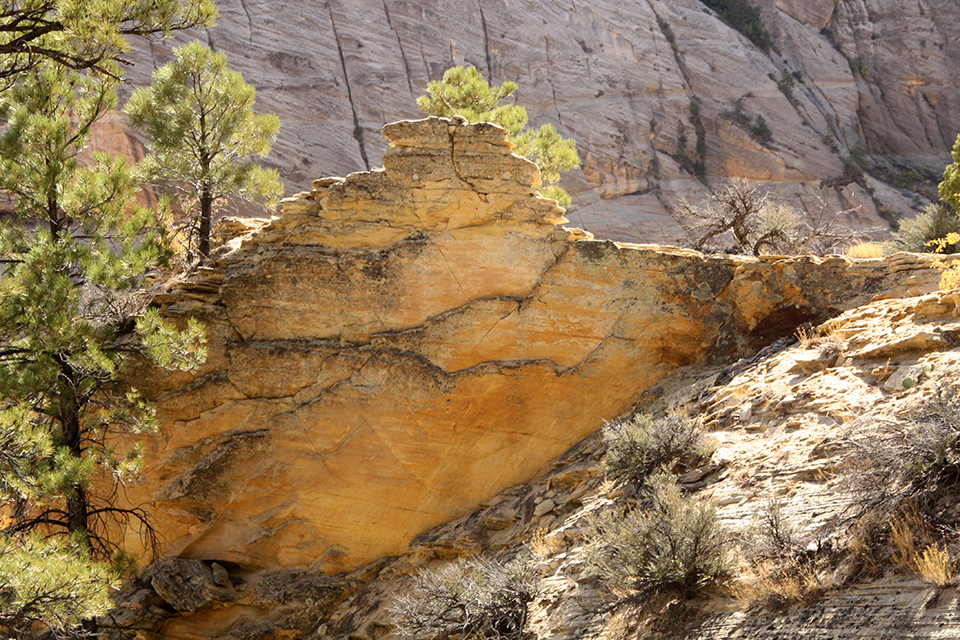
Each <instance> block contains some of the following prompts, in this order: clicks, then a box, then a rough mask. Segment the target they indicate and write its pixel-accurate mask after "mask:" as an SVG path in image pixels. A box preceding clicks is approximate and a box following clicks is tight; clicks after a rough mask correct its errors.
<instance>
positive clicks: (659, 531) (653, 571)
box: [586, 473, 734, 596]
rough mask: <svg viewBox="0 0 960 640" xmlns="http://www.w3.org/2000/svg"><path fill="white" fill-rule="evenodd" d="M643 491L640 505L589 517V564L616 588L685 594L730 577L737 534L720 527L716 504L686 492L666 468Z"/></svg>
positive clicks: (619, 589) (587, 554) (587, 557)
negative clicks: (729, 532)
mask: <svg viewBox="0 0 960 640" xmlns="http://www.w3.org/2000/svg"><path fill="white" fill-rule="evenodd" d="M644 492H645V494H646V495H645V498H646V499H645V500H644V504H643V505H641V507H639V508H637V509H633V510H631V511H625V510H616V509H611V510H609V511H607V512H605V513H603V514H602V515H601V516H600V517H599V518H597V519H596V520H594V521H593V522H591V523H590V525H589V526H588V528H587V545H586V562H587V566H588V570H589V571H590V572H591V573H593V574H594V575H597V576H598V577H600V578H601V579H602V580H603V581H604V582H606V583H607V584H609V585H610V586H611V587H612V588H614V589H615V590H618V591H630V590H638V591H640V592H659V591H676V592H677V593H679V594H680V595H683V596H692V595H694V594H696V593H697V592H698V591H700V590H701V589H703V588H704V587H707V586H709V585H712V584H718V583H721V582H724V581H725V580H727V579H728V578H729V577H730V575H731V574H732V571H733V560H732V554H731V551H732V549H733V546H734V540H733V538H732V536H730V535H728V534H727V533H725V532H724V531H723V530H722V529H721V527H720V522H719V519H718V517H717V509H716V506H715V504H714V503H713V502H712V501H711V500H710V499H707V498H702V497H697V496H689V497H685V496H684V495H683V494H682V492H681V490H680V488H679V487H678V486H677V484H676V480H675V478H674V477H673V476H671V475H670V474H667V473H659V474H656V475H655V476H653V477H651V478H650V480H649V481H648V483H647V486H646V487H645V490H644Z"/></svg>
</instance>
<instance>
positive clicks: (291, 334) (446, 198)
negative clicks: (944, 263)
mask: <svg viewBox="0 0 960 640" xmlns="http://www.w3.org/2000/svg"><path fill="white" fill-rule="evenodd" d="M384 132H385V134H386V136H387V137H388V138H389V139H390V140H391V141H392V142H393V143H394V144H395V147H394V148H393V149H391V151H389V152H388V153H387V154H386V155H385V158H384V161H385V165H386V168H385V170H384V171H375V172H367V173H356V174H352V175H350V176H348V177H347V178H346V179H341V178H330V179H322V180H318V181H316V182H315V183H314V188H313V190H311V191H309V192H305V193H302V194H299V195H298V196H296V197H294V198H292V199H290V200H288V201H286V202H285V205H284V215H283V216H282V217H280V218H277V219H274V220H271V221H264V222H263V223H257V224H250V225H239V224H235V225H234V228H237V229H241V228H242V229H244V230H245V231H246V235H243V236H241V237H238V238H235V239H234V240H232V241H230V242H228V244H227V246H226V248H225V249H224V253H223V255H221V257H220V258H219V259H218V260H217V261H216V262H215V263H214V264H212V265H211V266H209V267H207V268H204V269H202V270H201V271H200V272H199V273H198V274H196V275H195V276H193V277H191V278H190V279H188V280H187V281H184V282H180V283H177V284H175V285H174V286H172V287H171V288H170V290H169V291H168V292H167V293H165V294H163V295H159V296H158V297H157V298H156V302H157V303H158V304H160V305H161V306H162V308H163V312H164V313H165V314H166V315H167V317H170V318H185V317H187V316H190V317H197V318H199V319H201V320H202V321H203V322H205V323H206V325H207V328H208V336H209V345H210V356H209V358H208V360H207V362H206V364H205V365H204V366H203V367H202V368H201V370H200V371H198V372H196V373H193V374H163V375H160V374H158V373H157V372H155V371H143V372H134V373H133V375H134V376H135V377H136V378H137V379H138V381H140V380H142V384H141V387H142V390H143V391H144V392H146V393H147V394H148V395H149V396H150V397H152V398H154V399H155V400H156V401H157V403H158V417H159V419H160V421H161V424H162V428H161V432H160V433H159V434H158V435H157V436H156V437H154V438H152V439H151V440H150V441H149V442H148V443H147V454H146V456H147V469H146V477H145V479H144V482H142V483H141V484H139V485H137V486H131V487H128V489H127V494H126V499H128V500H130V501H131V503H132V504H137V505H141V504H149V505H151V508H152V511H153V514H154V518H155V520H154V524H155V526H156V527H157V530H158V532H159V534H160V536H161V540H162V541H163V543H164V545H165V546H164V549H163V553H164V554H165V555H175V556H181V557H183V558H189V559H194V560H203V561H205V562H213V561H216V562H217V563H219V564H220V565H221V567H223V568H225V570H226V571H227V573H228V578H229V579H230V580H231V581H232V582H238V583H239V582H244V583H249V584H254V585H255V584H256V583H257V581H258V580H260V579H262V577H261V576H262V575H263V572H264V571H267V570H277V569H280V568H284V567H288V568H290V569H289V571H294V572H296V571H307V572H308V573H309V575H320V574H329V573H334V572H341V571H348V570H352V569H355V568H357V567H360V566H361V565H364V564H366V563H368V562H371V561H373V560H375V559H377V558H381V557H383V556H388V555H393V554H397V553H399V552H401V551H402V550H403V549H404V548H405V547H406V546H407V545H408V543H409V542H410V540H411V539H413V538H414V537H415V536H416V535H417V534H419V533H421V532H423V531H425V530H427V529H429V528H430V527H433V526H436V525H438V524H440V523H442V522H445V521H447V520H450V519H451V518H454V517H456V516H458V515H461V514H463V513H465V512H467V511H469V510H471V509H472V508H474V507H475V506H476V505H477V504H478V503H479V502H480V501H481V500H484V499H486V498H487V497H489V496H491V495H494V494H495V493H496V492H497V491H500V490H502V489H503V488H505V487H507V486H510V485H512V484H514V483H516V482H520V481H525V480H528V479H529V478H531V477H533V476H535V475H536V474H537V473H538V471H540V470H541V469H542V467H543V465H545V464H547V463H548V462H549V461H550V460H551V459H553V458H554V457H556V456H557V455H559V454H560V453H561V452H563V451H564V450H566V449H567V448H568V447H570V446H571V444H573V443H575V442H577V441H578V440H580V439H581V438H583V437H584V436H586V435H588V434H590V433H591V432H593V431H595V430H596V429H597V428H598V427H600V426H601V425H602V423H603V421H604V420H605V419H610V418H614V417H616V416H618V415H620V414H622V413H623V412H625V411H627V410H628V409H629V408H630V407H631V406H632V405H633V403H634V401H635V400H636V398H637V396H638V395H639V394H640V393H641V392H642V391H643V390H644V389H647V388H649V387H650V386H652V385H654V384H655V383H657V382H658V381H660V380H661V379H663V378H664V377H665V376H666V375H668V374H669V373H670V372H671V371H673V370H675V369H676V368H677V367H681V366H689V365H706V364H710V363H716V362H725V361H729V360H730V359H731V358H736V357H738V356H742V355H748V354H752V353H754V352H755V351H756V350H757V349H758V348H760V347H762V346H764V345H766V344H769V343H770V342H771V341H772V340H774V339H775V338H777V337H780V336H784V335H790V334H791V333H792V332H793V330H794V328H795V327H796V326H797V325H798V324H800V323H802V322H804V321H814V322H819V321H822V320H824V319H826V318H828V317H831V316H834V315H836V314H837V313H840V312H841V311H842V310H844V309H849V308H852V307H855V306H858V305H861V304H864V303H866V302H869V301H870V300H872V299H878V298H884V297H889V296H901V295H910V294H916V293H923V292H927V291H930V290H932V289H934V288H935V287H936V282H937V280H938V277H939V275H938V273H937V272H936V271H933V270H931V269H930V268H929V262H928V261H927V260H926V259H925V258H923V257H920V256H913V255H907V254H901V255H898V256H894V257H893V258H892V259H889V260H872V261H871V260H867V261H855V262H851V261H849V260H844V259H840V258H832V259H817V258H782V257H769V258H763V259H750V258H743V257H735V256H711V257H704V256H703V255H701V254H699V253H697V252H694V251H689V250H680V249H670V248H659V247H644V246H637V245H621V244H616V243H613V242H599V241H594V240H592V239H590V238H589V236H588V234H585V233H584V232H582V231H579V230H568V229H565V228H562V227H557V226H555V225H556V224H557V223H558V222H562V221H563V218H562V213H563V211H562V209H559V208H557V207H556V206H555V204H554V203H553V201H551V200H545V199H542V198H539V197H538V196H536V195H535V189H534V187H533V186H532V185H533V183H534V181H535V179H536V168H535V166H534V165H532V164H531V163H529V162H527V161H526V160H524V159H521V158H517V157H516V156H512V155H510V153H509V145H508V143H506V141H505V132H504V131H503V130H501V129H499V128H496V127H493V126H490V125H466V124H461V123H457V122H451V121H448V120H443V119H429V120H424V121H417V122H399V123H395V124H392V125H389V126H387V127H385V130H384ZM547 497H548V498H549V499H550V500H553V502H554V506H552V507H550V506H548V502H547V501H546V500H542V501H540V502H539V504H540V506H539V507H533V506H532V507H531V514H533V513H536V512H538V511H540V512H541V513H542V515H541V516H540V518H541V519H542V518H551V517H552V518H557V517H559V515H561V514H562V513H563V509H562V507H560V506H559V505H561V502H560V501H558V500H555V499H554V498H553V496H547ZM211 579H214V578H213V577H212V578H211ZM221 581H222V580H221ZM214 582H215V583H216V584H219V583H217V582H216V580H214ZM338 593H340V594H341V596H342V595H343V593H346V591H341V592H338ZM341 596H337V597H341ZM331 597H332V598H333V596H331ZM335 599H336V598H334V600H335ZM241 604H242V603H241ZM238 606H240V605H238ZM228 611H234V609H229V610H228ZM236 615H237V614H233V613H231V614H229V615H228V614H226V613H218V612H217V610H215V609H211V608H209V607H206V608H203V609H201V610H200V611H199V612H198V613H197V614H195V615H193V616H187V617H184V618H180V619H178V620H177V621H175V622H171V623H170V625H168V627H167V628H165V631H164V633H165V634H166V635H167V637H183V638H195V637H210V635H211V634H214V635H218V634H219V633H220V631H222V630H223V629H224V628H225V625H226V624H227V623H228V622H230V621H231V620H234V619H235V618H236ZM225 616H226V617H225ZM298 624H299V623H298ZM295 626H296V625H295Z"/></svg>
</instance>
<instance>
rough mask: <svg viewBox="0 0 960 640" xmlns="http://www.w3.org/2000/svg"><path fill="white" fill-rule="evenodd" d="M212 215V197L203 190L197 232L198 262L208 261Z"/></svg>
mask: <svg viewBox="0 0 960 640" xmlns="http://www.w3.org/2000/svg"><path fill="white" fill-rule="evenodd" d="M212 213H213V195H212V194H211V193H210V192H209V191H207V190H204V191H202V192H201V193H200V228H199V229H198V231H197V235H198V239H197V252H198V253H199V254H200V261H201V262H206V261H207V260H209V259H210V218H211V216H212Z"/></svg>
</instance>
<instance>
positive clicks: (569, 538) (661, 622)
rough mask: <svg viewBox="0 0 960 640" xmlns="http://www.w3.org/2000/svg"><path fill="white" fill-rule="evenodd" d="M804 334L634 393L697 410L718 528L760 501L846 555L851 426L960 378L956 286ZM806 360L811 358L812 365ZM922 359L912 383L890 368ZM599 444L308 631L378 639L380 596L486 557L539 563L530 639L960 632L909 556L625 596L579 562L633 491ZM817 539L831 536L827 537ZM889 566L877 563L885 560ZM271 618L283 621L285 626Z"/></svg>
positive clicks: (582, 449) (414, 557) (692, 480)
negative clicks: (749, 584)
mask: <svg viewBox="0 0 960 640" xmlns="http://www.w3.org/2000/svg"><path fill="white" fill-rule="evenodd" d="M821 333H822V334H823V338H820V339H818V340H815V341H810V342H808V343H807V344H803V343H798V342H797V341H795V340H794V341H793V344H792V345H790V344H789V342H790V341H789V340H785V341H779V342H778V343H777V344H775V345H773V346H772V347H771V348H767V349H765V350H764V351H763V352H761V353H760V354H758V355H757V356H753V357H750V358H745V359H743V360H741V361H738V362H737V363H734V364H732V365H720V366H713V367H687V368H684V369H681V370H679V371H677V372H676V373H675V374H673V375H671V376H669V377H667V378H665V379H664V380H662V381H661V382H660V383H659V384H657V385H655V386H654V387H652V388H651V389H649V390H648V391H647V393H645V394H644V396H643V398H641V401H640V408H641V409H643V410H647V411H662V410H664V409H668V408H683V409H685V410H687V411H690V412H691V413H692V414H694V415H702V416H703V419H704V420H705V422H706V424H707V425H708V428H709V430H710V434H711V437H713V438H714V439H715V440H716V442H717V444H718V449H717V451H716V453H714V455H713V457H712V458H711V460H709V461H708V462H707V463H705V464H704V465H703V467H702V468H701V469H698V470H694V471H692V472H690V473H688V474H686V476H682V477H681V478H680V480H681V482H684V481H685V482H684V486H686V487H687V489H689V490H694V491H697V490H699V491H702V492H704V493H707V494H711V495H712V497H713V498H714V499H715V500H716V501H717V502H718V503H719V504H720V505H722V506H721V508H720V512H721V514H722V516H723V518H724V526H725V527H726V528H727V530H728V531H730V532H740V533H741V534H742V535H750V530H751V527H754V526H755V522H756V521H755V516H756V514H758V513H760V512H762V511H763V510H764V509H765V508H766V506H767V505H768V504H769V503H770V501H771V500H776V501H778V502H779V503H780V504H781V505H782V509H783V513H784V517H785V518H787V519H788V521H789V522H791V523H793V524H794V525H796V526H798V527H801V528H802V531H803V532H804V534H805V535H809V536H814V537H819V538H820V539H821V540H822V541H825V544H827V545H830V544H833V545H834V546H833V549H834V551H835V552H838V553H840V555H841V556H842V555H843V553H844V548H845V545H847V544H848V543H849V540H848V539H847V538H846V534H847V532H848V527H849V526H850V518H851V511H850V510H849V509H848V507H849V506H850V504H851V503H850V501H851V499H852V497H851V496H849V495H847V494H846V493H845V492H844V491H843V490H842V487H843V484H842V482H843V479H842V472H843V470H844V467H845V464H846V462H845V454H846V453H847V452H848V451H849V438H850V436H851V434H854V435H856V433H857V432H858V430H863V431H865V432H869V430H870V429H871V428H872V426H873V425H874V424H876V422H878V421H881V420H890V419H891V418H892V417H893V416H910V415H911V414H916V412H917V411H919V410H920V408H921V407H922V406H923V403H924V401H925V400H926V399H927V398H929V397H930V395H931V394H932V393H933V391H934V390H935V389H936V388H938V387H939V386H942V385H947V386H948V387H949V386H950V385H953V388H956V385H958V384H960V295H958V293H957V292H952V293H938V294H932V295H927V296H922V297H918V298H911V299H904V300H884V301H878V302H875V303H872V304H869V305H866V306H864V307H861V308H858V309H855V310H852V311H850V312H848V313H846V314H843V315H841V316H840V317H838V318H836V319H834V320H831V321H829V322H828V323H827V324H826V325H824V326H823V327H822V328H821ZM812 363H816V364H815V365H814V364H812ZM908 370H913V371H918V372H919V373H918V374H917V379H916V384H914V385H904V384H902V379H903V378H902V377H901V378H900V382H897V383H896V384H890V383H891V381H896V380H897V376H898V372H903V371H908ZM602 456H603V445H602V443H601V442H600V438H599V437H597V435H596V434H595V435H594V436H591V437H589V438H587V439H585V440H584V441H583V442H581V443H579V444H578V445H577V446H576V447H573V448H571V449H570V450H569V451H567V452H566V453H565V454H564V455H563V456H562V457H560V458H559V459H558V460H557V461H556V462H555V463H554V465H552V468H551V469H550V470H549V471H548V472H547V473H546V474H545V475H544V477H543V478H541V479H539V480H538V481H536V482H533V483H530V484H525V485H518V486H515V487H511V488H510V489H508V490H506V491H504V492H502V493H500V494H498V495H497V496H496V497H494V498H491V499H489V500H487V501H485V503H484V505H483V507H482V508H481V509H478V510H477V511H476V512H474V513H471V514H469V515H467V516H464V517H463V518H460V519H458V520H456V521H453V522H450V523H448V524H446V525H444V526H442V527H438V528H437V529H435V530H433V531H430V532H428V533H426V534H424V535H423V536H420V537H419V538H417V540H416V541H414V543H413V544H412V545H411V546H410V548H409V549H408V550H407V552H406V553H405V554H403V555H402V556H401V557H399V558H397V559H395V560H391V561H390V562H388V563H387V565H386V566H385V567H382V568H379V569H378V570H379V577H378V578H377V579H375V580H373V581H370V582H369V583H367V584H366V585H364V586H363V587H362V588H361V589H360V590H358V591H357V592H355V593H354V594H353V595H352V596H351V597H350V598H348V599H346V600H345V601H344V603H343V604H342V605H341V606H340V607H339V608H338V609H337V610H336V611H335V612H334V613H333V614H332V615H331V616H330V617H329V618H327V619H326V620H325V622H324V623H323V624H322V625H321V626H318V627H317V628H316V630H315V631H314V632H313V633H312V634H310V635H307V636H306V637H307V638H310V639H311V640H319V639H320V638H330V639H338V640H340V639H343V640H345V639H347V638H358V637H363V638H373V637H378V638H390V637H395V636H392V635H391V634H390V630H391V629H392V626H391V624H392V617H391V614H390V613H389V611H388V608H389V605H390V604H391V603H392V602H393V601H394V599H395V598H396V597H397V595H398V594H402V593H403V592H404V591H405V589H407V588H408V585H409V584H410V579H411V576H412V575H413V574H415V573H416V572H417V571H418V570H420V569H422V568H423V567H436V566H438V564H439V563H442V562H445V561H449V560H450V559H451V558H457V557H469V556H472V555H475V554H481V553H482V554H485V555H487V556H488V557H495V556H497V555H501V556H503V555H505V556H507V557H511V556H513V555H514V554H517V553H528V554H532V555H533V561H536V562H538V564H539V567H540V568H541V570H542V572H543V581H542V583H541V592H540V594H539V595H538V597H537V599H536V600H535V601H534V603H533V604H532V606H531V611H530V620H531V622H530V630H531V631H532V632H534V634H535V637H537V638H551V639H554V640H565V639H573V638H583V637H602V638H632V637H651V638H663V639H668V638H669V639H672V640H677V639H684V640H714V639H716V638H753V639H757V640H779V639H791V640H796V639H801V640H802V639H807V638H821V639H826V640H840V639H841V638H863V637H897V638H953V637H956V636H957V635H958V634H960V626H958V624H957V619H956V606H957V601H958V598H960V593H958V591H957V590H956V588H955V587H949V586H948V587H946V588H938V587H935V586H933V585H931V584H930V583H929V582H925V581H923V580H922V579H921V578H920V577H919V576H918V575H915V574H914V573H913V572H911V571H909V570H905V569H900V570H893V569H890V568H888V567H880V568H879V571H880V575H874V576H872V577H871V576H869V573H867V576H866V577H862V578H860V579H859V580H856V579H854V580H852V582H853V584H849V583H844V580H845V579H850V578H849V575H848V574H845V571H846V572H849V571H850V568H849V567H847V568H844V567H843V566H842V564H841V566H838V567H835V570H834V571H832V572H826V573H823V574H819V575H818V576H817V579H819V580H822V581H823V584H822V588H823V589H824V593H823V594H822V595H821V596H819V597H816V598H812V599H811V600H810V601H808V602H804V603H802V604H796V605H792V606H791V605H786V606H783V607H780V608H773V609H771V608H764V607H757V606H751V603H750V602H749V601H746V600H743V601H738V600H737V599H736V598H735V597H734V594H736V593H737V590H736V589H734V590H732V591H727V592H718V593H717V592H712V593H711V594H709V595H708V596H706V597H702V598H699V599H697V600H695V601H692V602H685V601H681V600H676V599H674V598H672V597H670V596H668V597H665V598H662V599H658V598H645V599H640V600H634V601H632V602H631V601H627V602H626V603H625V604H623V605H622V606H620V607H616V608H610V604H611V603H612V602H613V601H614V599H615V597H616V596H613V595H612V594H610V593H608V592H605V591H604V590H603V589H602V588H598V584H597V581H596V579H595V578H592V577H590V576H589V572H588V571H586V566H585V564H584V553H583V551H584V549H583V546H584V541H585V538H584V524H585V522H586V521H588V520H589V519H590V518H592V517H594V516H595V515H596V514H597V513H598V511H600V510H602V509H604V508H607V507H610V506H614V505H617V504H622V503H623V502H624V501H625V500H629V497H627V496H626V495H625V494H626V492H628V490H629V489H630V487H629V483H624V482H622V481H621V482H612V481H610V480H606V481H605V480H604V478H603V475H602V474H601V472H600V468H599V463H600V460H601V458H602ZM826 541H829V542H826ZM884 570H886V571H884ZM281 628H282V623H281Z"/></svg>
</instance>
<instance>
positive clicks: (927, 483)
mask: <svg viewBox="0 0 960 640" xmlns="http://www.w3.org/2000/svg"><path fill="white" fill-rule="evenodd" d="M958 392H960V385H956V384H952V385H946V384H941V386H939V387H938V388H937V389H936V390H935V391H934V393H933V394H932V395H931V397H930V398H928V399H927V400H926V401H925V402H924V403H923V405H922V406H921V407H919V408H918V409H917V410H915V411H913V412H912V413H911V414H909V415H904V416H897V417H893V418H887V419H876V420H873V421H871V422H870V423H866V424H864V423H860V424H855V425H854V427H853V429H852V430H851V431H850V433H849V435H848V436H847V442H848V444H849V448H850V450H849V453H848V455H847V456H846V460H845V461H844V467H845V479H844V486H845V487H846V488H847V489H848V490H849V491H850V492H851V494H852V504H851V507H852V508H853V509H854V511H855V513H857V514H859V515H862V514H865V513H867V512H870V511H876V512H879V513H899V512H900V511H901V510H902V508H903V507H904V505H905V504H906V503H908V502H911V503H913V504H915V505H916V508H918V509H919V510H920V512H921V513H922V514H924V515H925V516H927V517H928V518H930V519H931V521H934V522H935V521H936V520H937V518H938V515H939V513H940V511H941V510H942V509H943V508H945V507H949V506H952V505H953V503H954V502H955V501H954V500H953V499H952V498H951V496H950V493H951V490H952V489H954V488H955V487H956V486H957V484H958V482H960V397H958V395H957V394H958Z"/></svg>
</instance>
